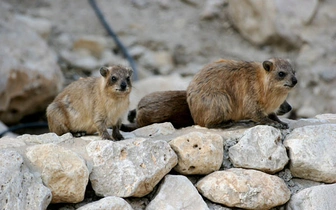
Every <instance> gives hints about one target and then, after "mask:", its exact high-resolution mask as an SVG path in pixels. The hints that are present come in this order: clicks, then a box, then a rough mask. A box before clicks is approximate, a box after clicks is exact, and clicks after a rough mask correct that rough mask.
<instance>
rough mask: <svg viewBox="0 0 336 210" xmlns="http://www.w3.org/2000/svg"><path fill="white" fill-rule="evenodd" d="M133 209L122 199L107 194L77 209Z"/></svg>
mask: <svg viewBox="0 0 336 210" xmlns="http://www.w3.org/2000/svg"><path fill="white" fill-rule="evenodd" d="M100 209H101V210H133V208H132V206H131V205H130V204H128V203H127V202H126V201H125V200H124V199H122V198H119V197H115V196H108V197H106V198H102V199H100V200H99V201H95V202H92V203H88V204H86V205H84V206H82V207H80V208H78V209H77V210H100Z"/></svg>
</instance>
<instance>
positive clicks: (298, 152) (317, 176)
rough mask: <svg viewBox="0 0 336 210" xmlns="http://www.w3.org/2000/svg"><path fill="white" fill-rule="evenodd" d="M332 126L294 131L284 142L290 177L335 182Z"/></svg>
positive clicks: (335, 143)
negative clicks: (288, 160)
mask: <svg viewBox="0 0 336 210" xmlns="http://www.w3.org/2000/svg"><path fill="white" fill-rule="evenodd" d="M335 128H336V124H324V125H315V126H305V127H302V128H296V129H294V130H293V131H292V132H291V133H290V134H289V135H288V136H287V137H286V139H285V141H284V145H285V146H286V148H287V149H288V150H289V158H290V160H291V161H290V170H291V173H292V175H293V176H294V177H299V178H303V179H309V180H313V181H321V182H325V183H335V182H336V168H335V167H334V166H335V165H336V155H335V150H336V129H335Z"/></svg>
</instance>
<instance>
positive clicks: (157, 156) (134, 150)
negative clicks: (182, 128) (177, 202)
mask: <svg viewBox="0 0 336 210" xmlns="http://www.w3.org/2000/svg"><path fill="white" fill-rule="evenodd" d="M86 149H87V152H88V155H89V156H90V157H91V158H92V160H93V169H92V173H91V175H90V181H91V184H92V187H93V189H94V191H95V192H96V194H97V195H99V196H118V197H130V196H133V197H142V196H145V195H147V194H148V193H150V192H151V191H152V190H153V188H154V187H155V185H156V184H157V183H158V182H159V181H160V180H161V179H162V178H163V177H164V176H165V175H166V174H167V173H168V172H169V171H170V170H171V169H172V168H173V167H174V166H175V165H176V164H177V156H176V154H175V153H174V151H173V150H172V149H171V148H170V146H169V145H168V143H166V142H165V141H149V140H145V139H142V138H138V139H130V140H124V141H118V142H113V141H107V140H101V141H93V142H91V143H89V144H88V145H87V147H86Z"/></svg>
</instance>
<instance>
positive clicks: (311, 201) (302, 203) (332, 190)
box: [286, 184, 336, 210]
mask: <svg viewBox="0 0 336 210" xmlns="http://www.w3.org/2000/svg"><path fill="white" fill-rule="evenodd" d="M335 194H336V184H328V185H320V186H314V187H310V188H306V189H304V190H301V191H299V192H298V193H296V194H294V195H293V196H292V198H291V200H290V201H289V202H288V204H287V208H286V209H288V210H301V209H304V210H315V209H336V200H335Z"/></svg>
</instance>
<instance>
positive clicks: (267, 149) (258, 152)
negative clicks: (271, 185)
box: [229, 126, 288, 174]
mask: <svg viewBox="0 0 336 210" xmlns="http://www.w3.org/2000/svg"><path fill="white" fill-rule="evenodd" d="M229 156H230V159H231V161H232V163H233V165H234V166H235V167H237V168H252V169H258V170H260V171H264V172H266V173H272V174H273V173H275V172H278V171H281V170H282V169H283V168H284V167H285V165H286V164H287V162H288V157H287V152H286V148H285V147H284V145H283V144H282V141H281V132H280V131H279V130H278V129H276V128H273V127H271V126H256V127H253V128H250V129H249V130H247V131H246V132H245V135H244V136H243V137H242V138H241V139H240V140H239V142H238V143H237V144H236V145H234V146H232V147H231V148H230V150H229Z"/></svg>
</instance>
